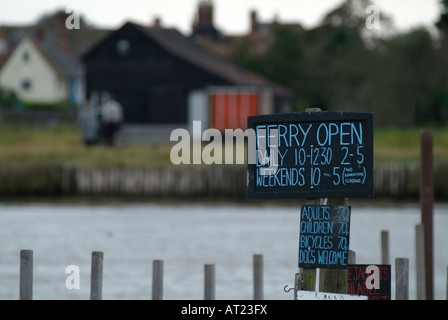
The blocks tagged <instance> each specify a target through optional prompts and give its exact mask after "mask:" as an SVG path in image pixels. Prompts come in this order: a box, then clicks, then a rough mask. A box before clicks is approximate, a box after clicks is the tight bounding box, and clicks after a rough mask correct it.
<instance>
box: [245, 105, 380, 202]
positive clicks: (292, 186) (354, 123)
mask: <svg viewBox="0 0 448 320" xmlns="http://www.w3.org/2000/svg"><path fill="white" fill-rule="evenodd" d="M247 122H248V128H249V129H251V130H254V134H255V141H254V142H253V143H251V144H252V145H248V159H252V161H248V182H247V197H248V199H269V198H271V199H273V198H275V199H290V198H344V197H350V198H356V197H358V198H362V197H367V198H371V197H373V113H354V112H297V113H281V114H270V115H258V116H250V117H248V120H247Z"/></svg>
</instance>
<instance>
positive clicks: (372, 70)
mask: <svg viewBox="0 0 448 320" xmlns="http://www.w3.org/2000/svg"><path fill="white" fill-rule="evenodd" d="M370 4H371V3H370V2H369V1H368V0H346V1H345V2H344V3H342V4H341V6H339V7H337V8H336V9H334V10H332V11H331V12H329V13H327V15H326V16H325V17H324V19H323V20H322V22H321V23H320V24H319V25H318V26H317V27H315V28H312V29H303V28H297V27H293V26H291V25H288V24H280V23H277V24H276V23H274V24H273V28H272V37H271V40H270V42H269V46H268V47H267V49H266V50H264V51H260V50H257V42H256V38H254V37H252V36H250V35H247V36H244V37H242V38H241V39H240V40H239V42H238V44H237V45H236V46H235V47H234V49H233V50H232V51H231V52H230V54H229V56H228V58H229V59H230V60H232V61H233V62H234V63H236V64H238V65H240V66H242V67H244V68H246V69H249V70H252V71H255V72H257V73H259V74H261V75H264V76H265V77H267V78H269V79H271V80H273V81H275V82H277V83H279V84H282V85H284V86H286V87H289V88H291V89H292V90H293V92H294V94H295V96H296V101H295V103H294V110H293V111H303V110H305V109H306V108H309V107H319V108H321V109H322V110H325V111H352V112H374V114H375V125H382V126H388V125H389V126H390V125H396V126H403V127H410V126H423V125H433V126H442V125H444V124H445V123H447V122H448V72H447V70H448V0H441V8H442V10H441V14H440V18H439V20H438V21H437V23H435V25H434V26H432V27H430V28H428V27H415V28H413V29H410V30H408V31H397V30H395V29H394V26H393V20H392V19H391V18H390V17H389V16H387V14H386V13H383V12H380V15H379V19H380V24H379V25H380V30H375V29H369V28H367V26H366V17H367V16H368V15H367V14H366V12H365V9H366V8H367V7H368V6H369V5H370ZM360 10H361V11H360ZM403 10H405V8H404V9H403Z"/></svg>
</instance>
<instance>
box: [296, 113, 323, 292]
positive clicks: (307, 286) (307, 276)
mask: <svg viewBox="0 0 448 320" xmlns="http://www.w3.org/2000/svg"><path fill="white" fill-rule="evenodd" d="M306 111H310V112H311V111H313V110H312V109H306ZM315 111H316V112H318V111H320V109H317V110H315ZM326 201H327V199H324V198H321V199H307V200H306V201H305V204H310V205H322V204H325V202H326ZM299 290H307V291H315V290H316V268H299V272H298V273H297V274H296V276H295V279H294V299H297V291H299Z"/></svg>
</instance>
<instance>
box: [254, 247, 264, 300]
mask: <svg viewBox="0 0 448 320" xmlns="http://www.w3.org/2000/svg"><path fill="white" fill-rule="evenodd" d="M253 263H254V300H263V255H262V254H254V256H253Z"/></svg>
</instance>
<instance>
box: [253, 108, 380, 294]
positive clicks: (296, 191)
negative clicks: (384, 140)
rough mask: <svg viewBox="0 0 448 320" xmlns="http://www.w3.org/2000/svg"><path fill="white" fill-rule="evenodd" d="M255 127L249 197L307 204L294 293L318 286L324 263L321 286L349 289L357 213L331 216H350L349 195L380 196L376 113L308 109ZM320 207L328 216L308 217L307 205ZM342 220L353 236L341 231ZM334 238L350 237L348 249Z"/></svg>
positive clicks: (264, 119) (263, 119)
mask: <svg viewBox="0 0 448 320" xmlns="http://www.w3.org/2000/svg"><path fill="white" fill-rule="evenodd" d="M248 128H249V129H253V130H254V132H255V145H254V146H250V145H249V146H248V152H249V154H248V159H254V161H253V163H250V162H249V163H248V171H247V174H248V182H247V198H248V199H250V200H256V199H299V198H302V199H306V201H307V205H305V206H304V207H302V213H301V215H302V216H301V227H302V224H303V226H304V229H303V230H302V229H301V231H305V232H304V234H302V235H303V237H302V235H301V237H300V239H299V246H300V250H299V269H300V273H299V274H298V275H297V274H296V279H295V293H297V292H299V291H300V290H311V291H312V290H314V285H313V284H312V282H313V281H315V278H316V276H315V275H316V271H315V270H316V267H322V268H321V269H320V274H319V290H320V291H323V292H327V293H342V294H346V293H347V269H346V266H347V256H348V235H349V228H348V227H349V222H350V221H349V217H350V214H348V215H347V216H346V217H348V220H345V221H337V222H335V221H329V220H328V219H329V218H331V216H336V215H337V214H334V215H332V214H331V213H335V212H339V213H341V212H344V213H350V207H349V206H348V197H355V198H357V197H368V198H371V197H373V114H372V113H354V112H321V111H320V109H307V111H306V112H297V113H283V114H271V115H258V116H250V117H248ZM313 199H314V200H313ZM313 205H314V206H313ZM313 208H314V210H317V211H319V210H324V211H325V212H326V213H325V214H323V215H314V216H313V215H311V216H310V215H308V218H309V217H311V219H309V220H308V222H306V221H305V222H304V219H303V218H306V217H307V216H306V215H305V216H304V213H303V210H304V209H313ZM338 210H339V211H338ZM344 223H345V224H346V225H344ZM335 225H337V227H339V228H346V229H345V230H346V233H345V234H342V233H340V234H338V233H337V232H336V233H335V229H334V227H335ZM341 225H344V227H341ZM340 230H343V229H339V230H337V231H340ZM334 237H341V238H342V239H345V240H341V241H342V244H343V245H345V246H342V247H339V249H337V248H338V245H340V244H338V243H336V242H335V238H334ZM337 239H340V238H336V240H337ZM302 240H303V241H304V242H303V243H302V242H301V241H302ZM344 241H345V242H344ZM307 245H308V246H307ZM312 247H313V248H312ZM330 247H331V248H330ZM325 248H326V249H325ZM314 255H315V256H314ZM313 257H314V258H315V259H316V260H315V261H317V262H316V263H315V262H313V261H314V260H313V259H314V258H313ZM319 259H320V260H319ZM319 261H320V262H321V263H322V265H320V263H319ZM324 262H325V263H324Z"/></svg>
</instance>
